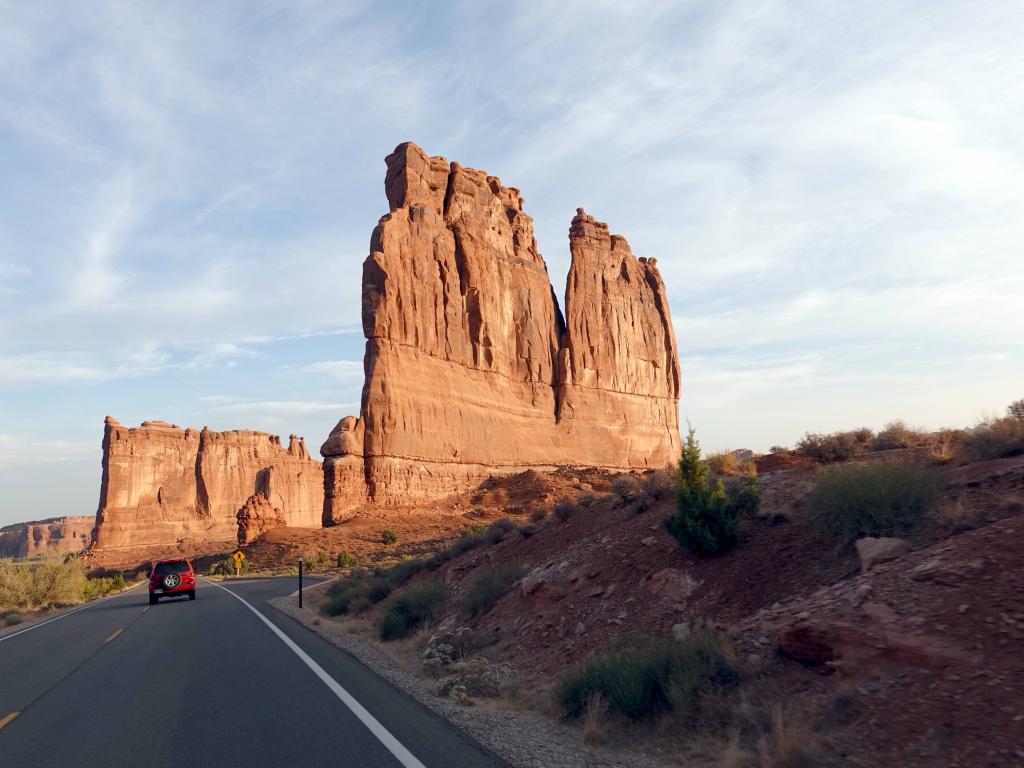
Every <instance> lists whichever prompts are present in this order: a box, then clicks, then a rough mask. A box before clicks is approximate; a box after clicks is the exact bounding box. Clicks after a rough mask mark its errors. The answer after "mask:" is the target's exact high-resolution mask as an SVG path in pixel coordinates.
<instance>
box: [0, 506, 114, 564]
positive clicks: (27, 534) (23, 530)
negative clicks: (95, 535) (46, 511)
mask: <svg viewBox="0 0 1024 768" xmlns="http://www.w3.org/2000/svg"><path fill="white" fill-rule="evenodd" d="M95 522H96V521H95V518H93V517H89V516H83V515H75V516H68V517H51V518H49V519H47V520H34V521H32V522H28V523H15V524H14V525H7V526H4V527H3V528H0V557H36V556H37V555H51V554H61V555H63V554H68V553H71V552H81V551H82V550H83V549H85V548H86V547H88V546H89V542H90V540H91V537H92V527H93V524H94V523H95Z"/></svg>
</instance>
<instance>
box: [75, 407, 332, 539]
mask: <svg viewBox="0 0 1024 768" xmlns="http://www.w3.org/2000/svg"><path fill="white" fill-rule="evenodd" d="M253 494H259V495H261V496H263V497H265V498H266V499H267V501H268V503H269V504H270V506H271V508H274V509H276V510H278V512H279V514H280V519H282V520H283V521H284V524H286V525H294V526H319V525H320V522H321V518H322V510H323V470H322V468H321V465H320V463H319V462H316V461H312V460H311V459H310V458H309V453H308V452H307V451H306V448H305V445H304V444H303V442H302V439H301V438H298V437H296V436H295V435H292V436H291V439H290V441H289V445H288V448H287V449H286V448H284V447H283V446H282V445H281V441H280V439H279V438H278V437H276V436H275V435H269V434H266V433H263V432H251V431H248V430H236V431H231V432H214V431H212V430H209V429H203V430H201V431H196V430H194V429H181V428H179V427H177V426H174V425H172V424H167V423H165V422H161V421H147V422H144V423H143V424H142V426H141V427H135V428H127V427H123V426H121V424H120V423H118V422H117V421H116V420H115V419H112V418H110V417H109V416H108V417H107V420H106V427H105V430H104V436H103V480H102V485H101V488H100V504H99V510H98V511H97V513H96V520H95V525H96V527H95V534H94V536H95V546H96V547H97V548H109V547H123V546H136V545H162V544H168V543H173V542H175V541H178V540H179V539H181V538H184V537H188V538H192V539H200V540H202V539H207V540H213V539H217V540H220V539H223V540H230V539H235V538H236V536H237V535H238V534H239V530H238V528H239V523H240V521H239V518H238V515H239V513H240V508H242V507H243V506H244V505H245V504H246V502H247V500H249V499H250V497H251V496H252V495H253Z"/></svg>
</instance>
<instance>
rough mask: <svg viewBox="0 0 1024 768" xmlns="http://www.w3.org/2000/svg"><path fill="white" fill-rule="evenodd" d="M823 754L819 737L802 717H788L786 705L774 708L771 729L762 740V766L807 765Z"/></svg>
mask: <svg viewBox="0 0 1024 768" xmlns="http://www.w3.org/2000/svg"><path fill="white" fill-rule="evenodd" d="M820 753H821V744H820V742H819V741H818V738H817V736H815V734H814V733H813V732H812V731H811V730H810V728H808V727H807V725H806V724H805V723H804V722H802V721H799V720H787V719H786V716H785V715H784V714H783V712H782V707H781V706H780V705H778V704H776V705H775V706H774V707H773V708H772V720H771V730H770V731H769V732H768V733H766V734H765V735H763V736H762V737H761V738H760V740H759V741H758V758H759V759H760V763H761V768H807V767H808V766H812V765H816V760H817V757H818V755H819V754H820Z"/></svg>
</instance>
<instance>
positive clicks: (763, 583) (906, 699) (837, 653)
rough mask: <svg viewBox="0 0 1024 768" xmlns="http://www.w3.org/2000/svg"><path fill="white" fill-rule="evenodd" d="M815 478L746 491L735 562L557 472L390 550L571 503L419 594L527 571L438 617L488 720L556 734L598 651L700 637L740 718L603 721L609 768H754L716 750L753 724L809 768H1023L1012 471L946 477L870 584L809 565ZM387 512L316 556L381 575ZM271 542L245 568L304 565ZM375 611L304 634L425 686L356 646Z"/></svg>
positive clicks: (1023, 525)
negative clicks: (495, 686)
mask: <svg viewBox="0 0 1024 768" xmlns="http://www.w3.org/2000/svg"><path fill="white" fill-rule="evenodd" d="M814 473H815V469H814V468H813V467H806V466H795V467H790V468H786V469H780V470H778V471H775V472H767V473H765V474H762V475H761V476H760V478H759V484H760V487H761V491H762V500H763V503H762V509H761V514H760V515H759V516H758V517H757V519H751V520H748V521H746V522H745V523H744V526H745V527H744V530H743V539H742V542H741V544H740V546H739V547H737V548H736V549H735V550H733V551H732V552H730V553H728V554H726V555H724V556H721V557H717V558H697V557H694V556H692V555H689V554H687V553H685V552H684V551H683V550H681V549H680V548H679V547H678V545H677V544H676V542H675V541H674V540H673V539H672V538H670V537H669V536H668V535H667V534H666V533H665V531H664V529H663V528H662V527H661V520H662V518H664V517H665V516H666V515H667V514H669V513H670V511H671V509H672V506H673V500H672V498H671V496H670V495H665V496H663V497H662V498H651V496H650V495H649V494H644V493H641V492H639V490H638V491H637V492H635V493H627V494H625V496H623V495H622V494H619V493H613V492H612V490H611V487H612V486H611V480H612V478H611V477H610V476H608V475H604V474H601V473H576V472H569V471H562V472H559V473H555V474H553V475H541V474H536V473H524V474H523V475H520V476H517V477H515V478H507V479H504V480H498V481H492V483H490V484H489V485H488V487H485V488H483V489H482V490H481V491H480V492H479V493H478V494H475V495H468V496H466V497H463V498H459V499H453V500H451V502H450V504H448V505H447V506H446V508H444V509H435V510H434V512H433V514H434V515H435V517H432V518H430V522H429V523H428V525H427V526H424V529H425V530H424V531H423V535H422V536H420V537H416V535H415V534H413V532H412V531H411V530H408V529H406V528H402V529H401V530H400V531H398V533H399V536H400V539H399V541H400V542H401V544H400V545H395V548H394V549H395V550H398V549H400V550H401V553H402V554H415V553H416V552H418V551H423V550H427V549H429V548H431V547H432V546H433V545H434V544H435V543H436V542H439V541H442V540H444V539H445V537H446V536H450V535H451V532H452V531H454V530H456V529H457V528H458V526H460V525H461V526H466V525H468V524H470V523H472V522H480V523H486V522H488V521H490V520H493V519H495V518H496V517H500V516H509V517H513V518H515V519H516V520H517V522H518V523H520V524H522V523H524V522H525V520H526V519H527V518H528V516H529V515H530V514H531V513H533V512H536V511H538V510H540V511H545V512H549V511H550V509H551V505H552V503H553V502H554V501H555V500H557V499H560V498H563V497H566V498H570V499H574V500H575V502H576V504H577V507H576V509H575V511H574V512H573V514H572V515H571V516H570V517H569V518H568V519H567V520H564V521H563V520H559V519H558V518H556V517H555V516H553V515H551V514H550V513H549V514H547V515H546V517H545V519H544V520H542V521H540V522H538V523H536V526H537V528H538V530H537V531H536V532H535V533H533V534H532V535H529V536H524V535H523V534H521V533H519V532H511V533H509V534H508V535H506V537H505V538H504V539H503V540H502V541H500V542H499V543H497V544H494V545H492V546H485V547H480V548H476V549H472V550H470V551H469V552H467V553H466V554H464V555H462V556H460V557H458V558H455V559H453V560H452V561H450V562H449V563H448V564H446V565H445V566H443V567H442V568H441V569H439V570H438V571H434V572H433V573H431V574H429V576H419V577H417V578H418V579H422V578H442V579H444V581H445V582H446V583H447V585H448V588H449V593H450V595H451V601H450V604H451V605H457V604H458V602H459V600H460V598H461V597H462V595H464V594H465V591H466V588H467V585H468V583H469V579H471V578H472V577H473V576H474V574H477V573H479V572H481V571H482V570H488V569H492V568H495V567H498V566H500V565H506V564H520V565H522V566H523V567H524V568H525V569H526V572H527V575H526V576H525V577H524V578H523V579H522V580H521V581H520V582H519V583H517V585H516V586H515V588H514V589H513V590H512V591H510V592H509V593H508V594H507V595H505V597H503V598H502V599H501V600H500V601H499V602H498V603H497V605H496V606H495V607H494V608H493V609H492V610H490V611H489V612H487V613H486V614H484V615H483V616H482V617H481V618H479V619H477V620H474V621H468V620H466V619H465V618H464V617H462V616H459V615H458V614H457V612H456V611H455V610H454V609H452V610H451V614H452V615H450V616H448V617H446V620H445V622H444V625H445V626H454V625H455V624H463V623H465V624H468V625H469V626H470V628H471V630H472V632H473V633H475V634H476V636H477V637H479V638H482V639H484V640H485V642H486V647H485V649H484V651H483V654H484V656H486V657H487V658H488V659H489V660H490V661H491V662H493V663H495V664H497V663H507V664H510V665H511V667H512V669H513V670H514V671H515V675H516V680H517V683H518V684H517V686H516V695H515V697H514V698H513V699H512V700H508V701H504V702H501V701H499V702H498V704H499V705H502V706H506V707H508V708H510V709H511V710H512V711H516V710H520V711H521V710H523V709H528V710H531V711H533V712H534V713H536V712H538V711H540V712H545V713H546V714H547V715H548V717H556V716H557V709H556V707H555V706H554V704H553V702H552V700H551V698H550V690H551V687H552V684H553V681H555V680H557V678H558V676H559V675H560V674H561V673H563V672H564V671H565V670H567V669H570V668H572V667H573V666H575V665H577V664H579V663H580V662H582V661H583V660H585V659H586V658H587V657H588V656H589V655H590V654H592V653H593V652H594V651H595V650H597V649H599V648H601V647H602V646H603V645H605V644H606V643H607V642H608V641H609V640H611V639H614V638H619V637H623V636H628V635H630V634H634V633H635V634H640V635H658V636H671V635H673V634H676V635H677V636H682V635H685V634H686V633H687V632H689V631H691V630H692V629H693V628H694V627H696V626H702V625H706V624H709V625H711V626H713V627H716V628H718V629H719V630H721V631H722V632H724V633H726V634H727V635H728V636H729V637H731V639H732V643H733V644H734V646H735V648H736V651H737V653H738V655H739V657H740V659H741V660H742V662H743V664H744V668H745V671H746V681H747V682H746V683H745V685H744V691H743V703H742V706H741V705H740V704H739V703H737V701H731V702H730V703H729V704H728V706H729V707H730V708H731V709H732V710H733V711H732V712H731V713H730V714H729V715H728V717H727V718H726V719H727V720H728V722H729V725H728V727H725V726H722V727H716V726H715V725H714V724H708V725H702V726H701V730H700V731H699V732H692V731H691V732H686V731H685V730H681V729H680V728H679V727H678V726H679V724H678V723H675V724H671V725H670V724H668V723H667V722H666V723H663V724H661V725H654V726H637V725H633V724H627V723H620V722H616V721H615V720H614V719H612V718H608V719H607V720H606V721H605V722H604V723H602V724H601V725H600V728H599V729H598V730H599V731H600V737H599V738H597V739H596V741H599V742H601V743H602V747H601V751H600V754H601V755H603V757H602V758H601V759H605V760H611V761H613V762H614V761H615V760H616V759H618V758H615V757H614V755H615V754H616V753H617V752H616V751H617V750H618V749H620V748H625V747H632V748H634V749H635V748H636V746H637V744H638V743H640V744H642V745H643V751H644V753H645V755H646V759H651V760H657V761H660V762H662V763H664V764H677V765H678V764H685V765H689V764H696V765H699V764H707V765H712V764H716V761H722V760H724V761H725V762H726V763H727V764H732V765H744V764H747V762H749V761H751V760H754V759H755V755H754V754H753V753H752V752H751V751H750V748H749V744H748V745H747V747H745V748H744V747H738V746H736V745H733V746H734V747H735V748H733V749H731V748H730V747H729V745H728V735H729V734H728V729H729V728H737V729H739V728H742V727H745V726H743V724H742V723H739V719H738V718H740V719H742V718H741V715H742V717H745V718H748V719H749V720H750V721H751V722H752V723H756V722H758V721H764V722H768V721H769V720H770V719H771V717H772V714H771V713H777V714H778V718H779V719H780V721H781V719H782V718H788V721H789V723H790V724H789V725H788V726H786V728H784V729H783V732H780V731H779V728H776V727H775V726H773V725H763V724H762V725H760V726H756V727H761V728H763V730H764V732H765V734H766V736H765V738H767V737H771V738H774V739H776V740H778V739H780V738H782V739H787V738H788V739H791V740H793V739H796V740H800V741H802V742H804V744H803V747H806V749H802V750H800V751H801V753H802V754H805V755H807V754H810V755H814V758H813V762H812V763H811V764H817V765H833V764H834V765H840V764H842V765H861V766H883V765H908V766H936V767H937V766H947V765H961V766H969V765H970V766H975V765H978V766H981V765H985V766H988V765H992V766H996V765H998V766H1004V765H1024V736H1022V735H1021V734H1024V645H1022V643H1021V640H1022V639H1024V578H1022V576H1024V564H1022V563H1024V561H1022V559H1021V557H1020V554H1021V552H1022V551H1024V547H1022V544H1024V516H1022V515H1024V459H1020V458H1018V459H1009V460H1001V461H996V462H984V463H979V464H974V465H968V466H965V467H961V468H958V469H956V470H953V471H950V472H949V475H948V480H949V483H948V485H947V487H946V490H945V492H944V495H943V498H942V500H941V502H940V504H939V505H938V508H937V510H936V512H935V514H934V516H933V520H932V522H931V524H930V525H928V526H926V527H925V528H924V529H923V530H922V531H921V533H920V534H919V535H918V536H916V537H915V538H913V539H911V540H910V541H909V542H908V543H907V548H908V549H909V552H907V553H906V554H905V555H903V556H902V557H899V558H897V559H894V560H891V561H889V562H882V563H878V564H875V565H874V566H873V567H872V568H871V570H870V571H868V572H867V573H863V572H862V565H861V562H860V560H859V559H858V556H857V554H856V552H852V551H850V552H846V551H837V550H835V548H834V547H826V546H823V545H822V543H821V541H820V540H819V539H818V538H817V536H816V535H815V534H814V533H813V531H812V530H811V529H810V527H809V526H808V524H807V521H806V510H805V509H804V507H805V503H806V502H805V501H804V497H805V495H806V493H807V491H808V490H809V489H810V487H811V486H812V485H813V481H814ZM394 512H395V516H393V515H391V514H388V515H385V516H383V517H382V518H381V519H379V520H378V519H373V518H369V519H364V520H360V521H359V522H358V523H356V524H355V525H351V527H350V526H349V525H345V526H340V527H339V528H338V529H331V530H329V531H326V532H324V537H323V538H322V541H324V542H332V546H333V543H334V538H335V537H337V546H342V545H344V546H345V547H349V548H350V551H353V552H356V553H357V555H359V554H362V553H364V552H365V555H363V556H364V557H365V558H366V560H367V562H373V561H374V560H375V559H381V558H382V557H384V556H382V555H380V550H381V549H382V548H381V547H380V545H378V544H376V541H377V538H378V535H379V531H380V530H382V529H383V528H384V527H386V526H394V525H397V523H396V522H395V521H396V519H397V515H398V514H399V511H398V510H395V511H394ZM346 529H347V530H346ZM282 536H283V537H285V538H286V539H288V540H283V541H282V540H278V541H274V537H273V536H268V537H267V541H265V542H262V543H260V544H257V545H256V548H255V549H254V550H253V551H254V552H256V553H258V552H260V551H261V550H260V547H267V548H269V547H282V548H285V549H287V550H288V551H289V552H292V551H297V550H299V549H301V548H302V547H308V542H307V541H306V540H305V539H304V538H303V535H302V534H293V533H288V534H286V535H285V534H282ZM292 536H296V538H295V539H294V540H291V539H290V538H289V537H292ZM375 552H376V553H377V554H374V553H375ZM396 554H397V552H396V551H394V550H392V551H390V552H388V553H387V557H393V556H395V555H396ZM257 556H258V555H257ZM380 610H381V609H380V608H377V609H374V610H371V611H370V612H369V613H367V614H364V615H363V617H361V618H359V619H355V620H351V619H341V620H335V619H326V618H324V619H319V621H320V622H321V624H320V626H321V627H324V628H325V629H323V630H322V631H325V632H336V633H340V634H343V635H346V636H349V637H357V638H359V642H360V643H363V644H365V645H367V646H368V647H375V648H376V649H377V652H383V653H385V654H387V655H389V656H390V657H391V658H392V660H393V662H394V663H395V664H396V665H397V667H399V668H400V669H402V670H403V674H405V675H413V676H415V677H417V679H419V680H420V681H421V684H422V685H425V686H427V687H429V686H430V685H432V681H431V678H430V677H429V676H427V677H423V676H422V668H421V660H420V654H421V652H422V647H423V645H424V644H425V642H426V639H427V636H428V634H429V633H421V634H420V635H418V636H417V637H415V638H414V639H413V640H411V641H407V642H403V643H397V644H395V643H391V644H378V643H377V641H376V640H375V639H374V638H373V633H372V630H371V629H370V627H372V623H373V621H374V620H375V619H376V618H377V617H378V616H379V612H380ZM309 620H310V621H312V618H311V617H310V618H309ZM444 701H445V702H446V703H445V706H446V707H449V708H450V707H451V706H457V705H453V704H452V703H451V702H450V701H449V700H447V699H445V700H444ZM481 706H483V707H486V708H487V709H490V708H492V707H493V706H494V704H493V703H492V702H489V701H486V700H481V701H478V702H477V707H481ZM741 710H742V712H741ZM738 723H739V724H738ZM751 727H755V726H751ZM574 728H575V732H576V734H577V736H578V737H580V738H582V734H583V731H582V730H581V729H580V728H578V727H575V726H574ZM588 728H589V729H590V731H591V733H590V735H589V736H588V741H590V742H591V743H592V744H593V743H595V737H594V734H593V726H592V725H591V726H588ZM730 749H731V751H730ZM771 749H774V748H771ZM771 749H768V752H771ZM585 751H586V750H585ZM755 751H756V750H755ZM587 754H591V755H593V754H599V753H593V752H587ZM609 755H610V757H609ZM595 759H596V758H595ZM637 759H639V758H637ZM745 760H746V761H747V762H745ZM730 761H731V763H730ZM626 762H627V763H628V760H626ZM537 764H543V763H537ZM552 764H557V763H552ZM566 764H568V763H566ZM751 764H752V763H751ZM769 764H772V763H770V762H769ZM774 764H782V762H780V760H777V759H776V760H775V763H774Z"/></svg>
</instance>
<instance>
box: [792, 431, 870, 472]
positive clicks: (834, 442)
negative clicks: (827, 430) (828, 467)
mask: <svg viewBox="0 0 1024 768" xmlns="http://www.w3.org/2000/svg"><path fill="white" fill-rule="evenodd" d="M858 445H859V443H858V442H857V438H856V437H855V436H854V434H853V432H833V433H832V434H828V435H823V434H818V433H815V432H807V433H806V434H805V435H804V436H803V437H802V438H800V440H799V442H797V444H796V453H798V454H800V455H801V456H806V457H807V458H809V459H814V460H815V461H818V462H821V463H822V464H832V463H834V462H838V461H846V460H847V459H849V458H852V457H853V456H854V455H856V453H857V447H858Z"/></svg>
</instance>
